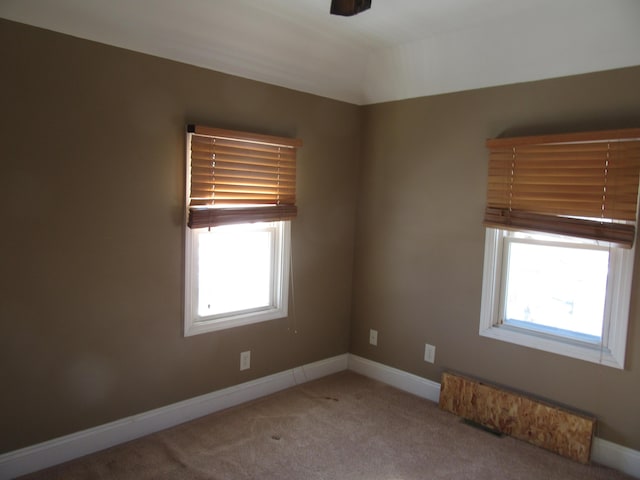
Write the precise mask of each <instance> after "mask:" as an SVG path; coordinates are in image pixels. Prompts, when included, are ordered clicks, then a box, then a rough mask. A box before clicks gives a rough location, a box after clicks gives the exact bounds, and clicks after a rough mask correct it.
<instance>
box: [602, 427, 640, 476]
mask: <svg viewBox="0 0 640 480" xmlns="http://www.w3.org/2000/svg"><path fill="white" fill-rule="evenodd" d="M591 460H593V461H594V462H595V463H599V464H600V465H606V466H607V467H611V468H615V469H616V470H619V471H621V472H623V473H626V474H627V475H631V476H632V477H635V478H640V452H639V451H638V450H633V449H632V448H628V447H624V446H622V445H618V444H617V443H613V442H610V441H608V440H603V439H602V438H598V437H596V438H594V439H593V446H592V447H591Z"/></svg>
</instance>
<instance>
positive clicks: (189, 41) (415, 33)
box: [0, 0, 640, 105]
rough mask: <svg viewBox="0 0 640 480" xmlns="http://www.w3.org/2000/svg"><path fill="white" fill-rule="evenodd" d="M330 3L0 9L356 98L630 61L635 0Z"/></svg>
mask: <svg viewBox="0 0 640 480" xmlns="http://www.w3.org/2000/svg"><path fill="white" fill-rule="evenodd" d="M330 3H331V1H330V0H0V17H3V18H7V19H10V20H14V21H17V22H22V23H27V24H30V25H35V26H38V27H43V28H47V29H50V30H54V31H58V32H62V33H67V34H69V35H73V36H76V37H81V38H86V39H90V40H95V41H98V42H102V43H106V44H109V45H115V46H118V47H123V48H127V49H130V50H135V51H139V52H143V53H148V54H152V55H156V56H159V57H164V58H169V59H172V60H177V61H181V62H184V63H189V64H193V65H198V66H201V67H205V68H209V69H212V70H216V71H219V72H225V73H229V74H233V75H238V76H240V77H245V78H250V79H253V80H258V81H262V82H267V83H270V84H274V85H280V86H284V87H288V88H292V89H294V90H299V91H303V92H309V93H313V94H317V95H322V96H325V97H329V98H333V99H337V100H343V101H346V102H350V103H354V104H358V105H363V104H372V103H379V102H385V101H390V100H399V99H404V98H412V97H419V96H425V95H434V94H439V93H446V92H454V91H460V90H468V89H472V88H480V87H487V86H494V85H505V84H510V83H517V82H523V81H530V80H538V79H544V78H553V77H561V76H566V75H572V74H578V73H587V72H594V71H600V70H608V69H613V68H619V67H626V66H632V65H640V0H372V7H371V9H370V10H367V11H365V12H363V13H361V14H359V15H357V16H354V17H339V16H333V15H330V14H329V5H330ZM18 48H19V47H18Z"/></svg>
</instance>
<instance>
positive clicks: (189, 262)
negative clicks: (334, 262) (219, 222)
mask: <svg viewBox="0 0 640 480" xmlns="http://www.w3.org/2000/svg"><path fill="white" fill-rule="evenodd" d="M290 224H291V222H290V221H278V222H269V223H268V224H265V225H269V226H271V227H275V235H274V237H275V238H274V245H273V247H274V248H273V252H272V254H273V257H272V268H273V275H272V284H271V293H272V295H271V304H270V305H269V306H267V307H264V308H259V309H247V310H241V311H236V312H229V313H226V314H219V315H211V316H200V315H198V269H199V268H200V265H199V261H198V233H199V231H206V230H207V229H206V228H200V229H191V228H186V233H185V302H184V303H185V311H184V335H185V337H186V336H191V335H198V334H201V333H207V332H213V331H217V330H223V329H227V328H234V327H239V326H242V325H249V324H253V323H258V322H264V321H267V320H274V319H277V318H284V317H286V316H287V314H288V304H289V270H290V257H291V226H290ZM212 228H217V227H212ZM219 228H223V227H219Z"/></svg>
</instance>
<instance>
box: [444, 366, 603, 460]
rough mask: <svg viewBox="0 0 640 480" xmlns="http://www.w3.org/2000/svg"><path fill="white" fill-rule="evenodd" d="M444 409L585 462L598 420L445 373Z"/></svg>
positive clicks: (588, 457) (589, 452) (470, 379)
mask: <svg viewBox="0 0 640 480" xmlns="http://www.w3.org/2000/svg"><path fill="white" fill-rule="evenodd" d="M440 408H442V409H443V410H446V411H448V412H451V413H454V414H456V415H459V416H461V417H463V418H466V419H468V420H471V421H473V422H476V423H478V424H480V425H482V426H484V427H486V428H489V429H491V430H495V431H498V432H501V433H504V434H507V435H510V436H512V437H515V438H518V439H520V440H525V441H527V442H529V443H532V444H534V445H537V446H539V447H542V448H545V449H547V450H551V451H552V452H555V453H558V454H560V455H562V456H564V457H567V458H571V459H572V460H576V461H578V462H581V463H588V462H589V459H590V457H591V443H592V440H593V434H594V430H595V425H596V419H595V418H594V417H590V416H587V415H583V414H580V413H577V412H572V411H570V410H568V409H566V408H562V407H559V406H555V405H552V404H550V403H547V402H543V401H540V400H537V399H534V398H530V397H528V396H526V395H523V394H521V393H517V392H512V391H509V390H506V389H503V388H500V387H497V386H493V385H488V384H486V383H483V382H480V381H478V380H475V379H472V378H468V377H464V376H461V375H457V374H453V373H446V372H445V373H443V374H442V384H441V388H440Z"/></svg>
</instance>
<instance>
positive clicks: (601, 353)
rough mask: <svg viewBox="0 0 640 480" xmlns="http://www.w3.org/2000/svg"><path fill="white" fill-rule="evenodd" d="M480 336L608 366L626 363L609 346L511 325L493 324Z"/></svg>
mask: <svg viewBox="0 0 640 480" xmlns="http://www.w3.org/2000/svg"><path fill="white" fill-rule="evenodd" d="M479 333H480V336H482V337H487V338H493V339H494V340H500V341H502V342H508V343H513V344H516V345H520V346H523V347H529V348H534V349H536V350H542V351H545V352H549V353H555V354H557V355H563V356H565V357H571V358H576V359H579V360H584V361H587V362H592V363H597V364H600V365H605V366H608V367H613V368H618V369H623V368H624V363H623V362H622V361H620V360H619V359H617V358H616V357H614V356H613V354H612V353H611V351H610V350H609V349H607V348H601V347H600V346H597V345H589V344H587V343H583V342H578V341H572V340H570V339H566V340H565V339H561V338H550V337H548V336H546V335H544V334H543V333H538V332H534V331H529V330H525V329H520V328H517V327H510V326H504V325H503V326H491V327H489V328H486V329H481V330H480V332H479Z"/></svg>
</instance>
